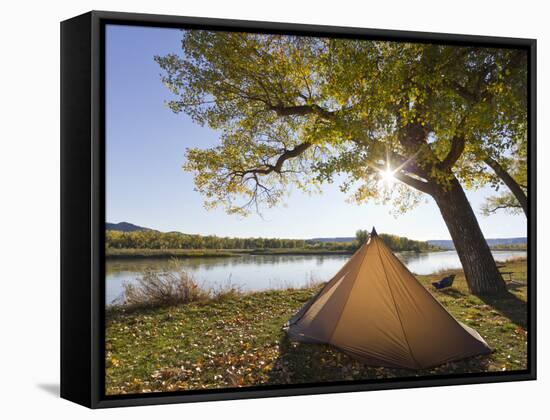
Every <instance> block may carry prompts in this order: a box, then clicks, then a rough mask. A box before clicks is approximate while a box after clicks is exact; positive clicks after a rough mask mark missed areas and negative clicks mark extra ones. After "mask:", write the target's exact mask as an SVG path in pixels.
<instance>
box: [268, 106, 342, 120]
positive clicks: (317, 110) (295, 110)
mask: <svg viewBox="0 0 550 420" xmlns="http://www.w3.org/2000/svg"><path fill="white" fill-rule="evenodd" d="M269 108H270V109H271V110H272V111H275V112H276V113H277V115H278V116H280V117H287V116H290V115H308V114H316V115H319V116H320V117H323V118H326V119H333V118H334V116H335V112H333V111H327V110H326V109H324V108H321V107H320V106H319V105H315V104H314V105H294V106H284V105H271V106H270V107H269Z"/></svg>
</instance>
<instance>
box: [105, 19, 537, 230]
mask: <svg viewBox="0 0 550 420" xmlns="http://www.w3.org/2000/svg"><path fill="white" fill-rule="evenodd" d="M106 31H107V38H106V66H107V68H106V90H107V92H106V101H107V102H106V129H107V133H106V143H107V144H106V147H107V157H106V172H107V173H106V176H107V178H106V179H107V181H106V189H107V191H106V194H107V197H106V202H107V203H106V204H107V209H106V212H107V216H106V217H107V221H109V222H121V221H127V222H131V223H135V224H137V225H140V226H146V227H150V228H153V229H158V230H161V231H173V230H175V231H180V232H186V233H197V234H205V235H206V234H215V235H219V236H240V237H248V236H263V237H285V238H312V237H333V236H353V235H354V232H355V231H356V230H357V229H370V228H371V227H372V226H373V225H375V226H376V228H377V230H378V232H385V233H392V234H396V235H401V236H407V237H410V238H414V239H421V240H426V239H450V235H449V233H448V231H447V228H446V226H445V223H444V222H443V219H442V218H441V215H440V213H439V210H438V208H437V206H436V205H435V204H434V202H433V200H432V199H431V198H429V197H427V198H426V200H427V203H423V204H421V205H419V206H418V207H416V208H415V209H413V210H411V211H409V212H408V213H406V214H404V215H401V216H398V217H397V218H396V217H395V216H394V215H393V214H391V213H390V207H388V206H383V205H376V204H372V203H369V204H362V205H359V206H358V205H355V204H349V203H347V202H346V195H345V194H343V193H341V192H340V190H339V189H338V186H337V185H325V187H324V188H323V194H321V195H306V194H303V193H300V192H298V191H293V192H292V193H291V195H290V197H289V198H288V199H286V200H285V204H284V205H281V206H279V207H277V208H274V209H269V210H266V211H265V212H263V215H262V216H263V217H260V216H258V215H255V214H254V215H251V216H248V217H245V218H243V217H240V216H235V215H227V214H225V212H224V211H223V209H221V208H220V209H215V210H205V209H204V207H203V199H202V197H201V195H200V194H199V193H198V192H196V191H194V189H193V179H192V174H190V173H186V172H184V171H183V170H182V168H181V166H182V164H183V163H184V161H185V149H186V148H187V147H201V148H206V147H208V146H212V145H214V144H216V142H217V141H218V133H216V132H215V131H212V130H210V129H209V128H207V127H200V126H198V125H196V124H194V123H193V122H192V121H191V120H190V119H189V118H188V117H187V116H186V115H184V114H174V113H173V112H172V111H170V110H169V109H168V107H167V106H166V105H165V102H166V100H168V99H170V93H169V92H168V90H167V89H166V88H165V87H164V86H163V85H162V84H161V82H160V74H161V70H160V68H159V66H158V65H157V64H156V63H155V62H154V60H153V57H154V56H155V55H164V54H167V53H178V52H179V53H181V47H180V41H181V31H179V30H176V29H165V28H150V27H132V26H120V25H109V26H108V27H107V30H106ZM467 194H468V198H469V199H470V202H471V204H472V207H473V208H474V210H475V211H476V213H477V216H478V221H479V223H480V225H481V228H482V230H483V233H484V234H485V237H487V238H497V237H511V236H525V235H526V222H525V217H524V216H523V215H517V216H510V215H506V214H504V213H499V214H497V215H493V216H490V217H484V216H482V215H481V214H479V211H478V209H479V207H480V205H481V204H482V203H483V201H484V198H485V197H486V196H487V195H490V194H492V191H491V190H490V189H488V188H484V189H481V190H478V191H475V192H473V191H467Z"/></svg>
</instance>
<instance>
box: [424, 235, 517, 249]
mask: <svg viewBox="0 0 550 420" xmlns="http://www.w3.org/2000/svg"><path fill="white" fill-rule="evenodd" d="M426 242H428V243H429V244H430V245H435V246H438V247H440V248H444V249H455V246H454V244H453V241H450V240H446V239H433V240H429V241H426ZM487 243H488V244H489V246H490V247H491V246H496V245H517V244H526V243H527V238H525V237H523V238H493V239H491V238H489V239H487Z"/></svg>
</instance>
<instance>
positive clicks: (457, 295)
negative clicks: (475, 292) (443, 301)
mask: <svg viewBox="0 0 550 420" xmlns="http://www.w3.org/2000/svg"><path fill="white" fill-rule="evenodd" d="M437 293H441V294H442V295H447V296H450V297H453V298H455V299H458V298H463V297H465V296H467V294H466V293H463V292H461V291H460V290H457V289H453V288H448V289H441V290H437ZM436 296H437V295H436Z"/></svg>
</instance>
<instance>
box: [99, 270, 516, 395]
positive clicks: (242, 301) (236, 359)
mask: <svg viewBox="0 0 550 420" xmlns="http://www.w3.org/2000/svg"><path fill="white" fill-rule="evenodd" d="M501 270H502V271H511V272H513V280H514V281H513V283H511V284H510V286H509V293H508V294H507V295H506V296H502V297H499V298H485V299H483V300H482V299H480V298H479V297H476V296H473V295H471V294H470V293H469V292H468V290H467V287H466V283H465V280H464V276H463V274H462V272H461V271H457V270H449V271H446V272H443V273H438V274H437V275H431V276H417V277H418V279H419V280H420V281H421V282H422V283H423V284H425V285H426V287H428V288H429V289H430V290H431V291H432V293H433V294H434V295H435V296H436V298H437V299H438V300H439V301H440V302H441V303H442V304H443V305H444V306H445V307H446V308H447V309H448V310H449V311H450V312H451V313H452V314H453V315H454V316H455V317H456V318H457V319H458V320H460V321H462V322H464V323H465V324H467V325H469V326H471V327H473V328H475V329H476V330H477V331H478V332H479V333H480V334H481V335H482V336H483V337H484V338H485V340H486V341H487V342H488V343H489V345H490V346H491V347H492V348H493V349H494V352H493V353H492V354H490V355H487V356H477V357H472V358H469V359H466V360H462V361H458V362H451V363H447V364H445V365H441V366H438V367H435V368H432V369H425V370H418V371H411V370H405V369H390V368H376V367H370V366H366V365H364V364H362V363H360V362H358V361H356V360H354V359H352V358H350V357H348V356H346V355H345V354H343V353H341V352H339V351H337V350H335V349H333V348H331V347H330V346H327V345H313V344H301V343H294V342H290V341H289V340H288V339H287V337H286V334H285V333H284V332H283V331H281V327H282V325H283V324H284V323H285V322H286V321H287V320H288V318H289V317H290V316H291V315H293V314H294V313H295V312H296V311H297V310H298V309H299V308H300V307H301V306H302V305H303V304H304V303H305V302H306V301H307V300H308V299H309V298H310V297H312V296H313V295H314V294H315V292H316V291H317V290H318V288H319V287H320V286H315V287H310V288H306V289H288V290H276V291H266V292H257V293H251V294H242V295H236V294H231V295H228V296H226V297H224V298H223V299H216V300H214V301H198V302H192V303H188V304H185V305H173V306H160V307H149V308H141V309H139V308H137V309H136V308H133V309H132V308H124V307H118V308H111V309H109V310H108V312H107V316H106V320H107V330H106V355H105V356H106V391H107V394H109V395H112V394H125V393H145V392H157V391H176V390H193V389H212V388H226V387H242V386H250V385H262V384H266V385H268V384H295V383H308V382H326V381H342V380H356V379H379V378H395V377H407V376H425V375H433V374H435V375H437V374H449V373H476V372H486V371H503V370H521V369H525V368H526V366H527V331H526V278H527V276H526V271H527V264H526V261H525V260H514V261H512V262H509V263H505V264H504V265H503V267H502V268H501ZM449 273H456V274H457V277H456V279H455V282H454V284H453V287H452V288H450V289H447V290H444V291H438V292H436V291H433V289H432V288H431V286H429V284H430V282H431V281H434V280H436V279H440V278H441V277H442V275H446V274H449Z"/></svg>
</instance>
